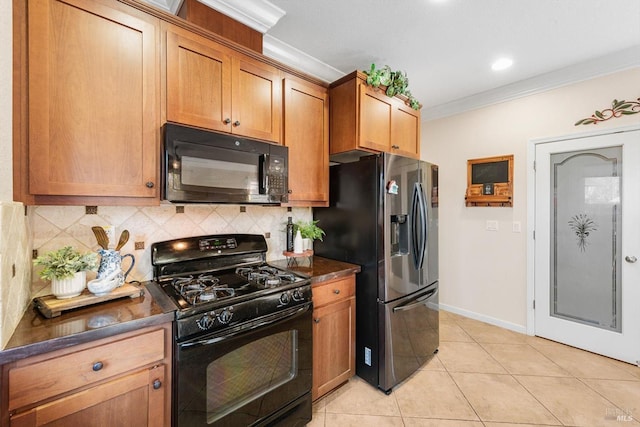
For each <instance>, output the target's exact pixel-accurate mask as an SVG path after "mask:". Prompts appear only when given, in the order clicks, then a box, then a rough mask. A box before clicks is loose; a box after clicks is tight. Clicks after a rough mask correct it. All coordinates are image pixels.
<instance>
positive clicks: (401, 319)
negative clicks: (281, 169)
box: [313, 154, 439, 393]
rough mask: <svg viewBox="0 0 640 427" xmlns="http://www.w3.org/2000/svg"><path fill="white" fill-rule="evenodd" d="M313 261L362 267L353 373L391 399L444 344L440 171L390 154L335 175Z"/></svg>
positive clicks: (320, 216)
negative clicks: (320, 259) (440, 289)
mask: <svg viewBox="0 0 640 427" xmlns="http://www.w3.org/2000/svg"><path fill="white" fill-rule="evenodd" d="M329 185H330V193H329V194H330V206H329V207H327V208H314V210H313V216H314V219H316V220H319V223H318V226H320V227H321V228H322V229H323V230H324V231H325V232H326V236H325V237H324V241H322V242H321V241H316V242H315V243H314V250H315V253H316V255H320V256H324V257H326V258H331V259H336V260H340V261H346V262H350V263H353V264H358V265H360V266H361V269H362V271H361V272H360V273H358V274H357V276H356V374H357V375H358V376H359V377H361V378H363V379H365V380H366V381H368V382H369V383H371V384H372V385H373V386H375V387H378V388H380V389H381V390H383V391H385V392H386V393H389V392H390V391H391V389H392V388H393V387H394V386H396V385H397V384H399V383H400V382H401V381H403V380H404V379H406V378H407V377H409V376H410V375H411V374H412V373H414V372H415V371H416V370H417V369H418V368H419V367H420V366H422V365H423V364H424V363H425V362H426V361H427V360H429V359H430V358H431V357H432V356H433V355H434V353H436V352H437V349H438V345H439V332H438V327H439V316H438V315H439V307H438V208H437V206H438V167H437V166H436V165H433V164H430V163H426V162H422V161H419V160H415V159H410V158H406V157H401V156H396V155H392V154H379V155H371V156H366V157H362V158H360V160H359V161H356V162H352V163H343V164H337V165H334V166H331V168H330V181H329Z"/></svg>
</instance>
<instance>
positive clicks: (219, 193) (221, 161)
mask: <svg viewBox="0 0 640 427" xmlns="http://www.w3.org/2000/svg"><path fill="white" fill-rule="evenodd" d="M163 135H164V138H163V139H164V143H163V153H162V181H163V182H162V198H163V199H164V200H168V201H171V202H176V203H235V204H248V203H254V204H263V205H269V204H273V205H278V204H280V203H286V202H287V201H288V167H287V163H288V149H287V147H284V146H282V145H276V144H270V143H267V142H262V141H257V140H251V139H246V138H238V137H236V136H234V135H228V134H223V133H217V132H212V131H205V130H201V129H195V128H190V127H186V126H180V125H176V124H171V123H167V124H165V125H164V128H163Z"/></svg>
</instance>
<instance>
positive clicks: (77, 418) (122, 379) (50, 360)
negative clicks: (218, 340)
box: [0, 325, 171, 426]
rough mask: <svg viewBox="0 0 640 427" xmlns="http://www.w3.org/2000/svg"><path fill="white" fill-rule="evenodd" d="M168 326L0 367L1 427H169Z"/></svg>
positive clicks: (169, 354) (151, 328)
mask: <svg viewBox="0 0 640 427" xmlns="http://www.w3.org/2000/svg"><path fill="white" fill-rule="evenodd" d="M170 343H171V325H164V326H156V327H148V328H145V329H142V330H140V331H135V332H130V333H127V334H122V335H116V336H114V337H110V338H105V339H102V340H99V341H96V342H94V343H90V344H83V345H78V346H75V347H70V348H68V349H64V350H58V351H54V352H51V353H46V354H43V355H38V356H33V357H30V358H26V359H23V360H20V361H18V362H14V363H11V364H8V365H5V366H3V367H2V378H3V384H2V388H3V390H2V395H3V396H8V399H6V400H5V402H6V403H5V402H3V403H2V408H0V409H1V410H2V412H4V413H5V414H8V415H9V416H8V418H5V417H4V416H3V417H2V424H3V425H10V426H40V425H48V426H68V425H78V426H81V425H104V426H168V425H170V419H171V417H170V408H171V401H170V399H171V384H170V378H171V347H170V345H171V344H170Z"/></svg>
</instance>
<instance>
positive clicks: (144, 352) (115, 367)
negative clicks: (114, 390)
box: [8, 329, 165, 410]
mask: <svg viewBox="0 0 640 427" xmlns="http://www.w3.org/2000/svg"><path fill="white" fill-rule="evenodd" d="M164 337H165V331H164V329H159V330H154V331H150V332H147V333H143V334H140V335H136V336H133V337H130V338H125V339H122V340H119V341H116V342H112V343H107V344H103V345H100V346H96V347H90V348H86V349H84V350H80V351H77V352H74V353H68V354H63V355H61V356H58V357H53V358H50V359H46V360H42V361H39V362H35V363H32V364H26V365H23V366H18V367H14V368H11V369H9V373H8V378H9V410H13V409H17V408H20V407H22V406H24V405H28V404H32V403H35V402H39V401H42V400H44V399H48V398H51V397H54V396H57V395H60V394H63V393H66V392H69V391H72V390H75V389H78V388H81V387H84V386H87V385H90V384H92V383H95V382H98V381H101V380H104V379H106V378H110V377H113V376H115V375H119V374H122V373H124V372H128V371H131V370H134V369H136V368H139V367H143V366H149V365H151V364H153V363H155V362H158V361H161V360H162V359H163V358H164V356H165V354H164V349H165V341H164Z"/></svg>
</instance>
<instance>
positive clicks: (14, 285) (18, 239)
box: [0, 202, 31, 349]
mask: <svg viewBox="0 0 640 427" xmlns="http://www.w3.org/2000/svg"><path fill="white" fill-rule="evenodd" d="M30 239H31V231H30V227H29V222H28V221H27V217H26V216H25V214H24V206H23V205H22V203H11V202H8V203H5V202H1V203H0V349H2V348H4V347H5V346H6V344H7V342H8V341H9V338H11V334H12V333H13V331H14V330H15V327H16V325H17V323H18V321H19V320H20V318H21V317H22V313H23V312H24V308H25V307H26V306H27V305H28V304H29V300H30V298H31V294H30V291H31V289H30V286H29V284H30V283H31V241H30Z"/></svg>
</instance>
